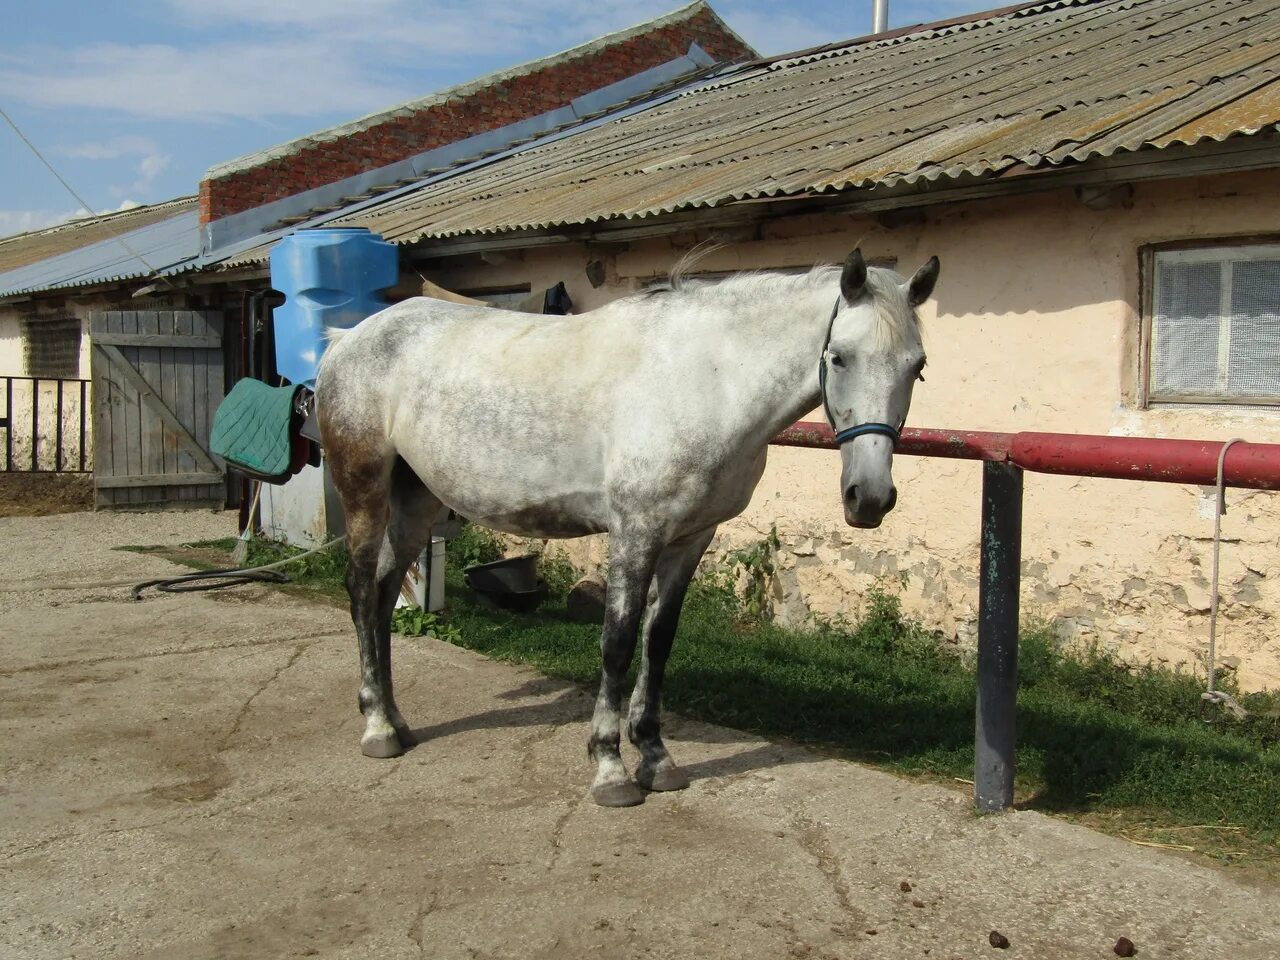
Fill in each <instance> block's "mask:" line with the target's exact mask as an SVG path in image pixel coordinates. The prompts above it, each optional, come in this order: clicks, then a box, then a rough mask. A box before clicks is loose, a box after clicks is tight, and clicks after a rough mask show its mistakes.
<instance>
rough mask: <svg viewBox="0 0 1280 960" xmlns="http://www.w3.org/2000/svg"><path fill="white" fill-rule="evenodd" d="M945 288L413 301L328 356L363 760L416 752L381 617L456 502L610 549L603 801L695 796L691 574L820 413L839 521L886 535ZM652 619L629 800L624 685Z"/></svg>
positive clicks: (514, 526) (326, 384)
mask: <svg viewBox="0 0 1280 960" xmlns="http://www.w3.org/2000/svg"><path fill="white" fill-rule="evenodd" d="M937 276H938V260H937V258H936V257H935V258H932V259H930V260H929V262H928V263H926V264H925V265H924V266H923V267H921V268H920V269H919V270H918V271H917V272H916V273H915V275H914V276H913V277H912V278H911V279H910V280H909V281H904V280H903V279H902V278H901V277H900V276H898V275H897V274H896V273H894V272H893V271H891V270H882V269H878V268H870V269H868V268H867V267H866V265H865V264H864V262H863V259H862V255H861V254H860V253H859V252H858V251H857V250H855V251H854V252H853V253H852V254H850V256H849V258H848V259H847V260H846V262H845V263H844V266H843V267H842V268H841V267H817V268H815V269H814V270H813V271H812V272H810V273H808V274H807V275H779V274H768V273H758V274H744V275H738V276H732V277H728V278H726V279H723V280H718V281H707V282H702V281H690V282H685V283H680V282H678V281H676V282H673V283H672V284H671V285H669V286H667V287H664V288H661V289H656V290H651V291H646V292H643V293H639V294H636V295H634V296H629V297H625V298H622V299H620V300H616V301H614V302H613V303H610V304H609V305H607V306H604V307H601V308H600V309H598V310H593V311H591V312H589V313H585V314H582V315H579V316H568V317H543V316H537V317H532V316H529V315H528V314H522V313H512V312H507V311H504V310H493V309H488V308H483V307H473V306H468V305H463V304H454V303H445V302H442V301H439V300H431V299H424V298H417V299H413V300H408V301H405V302H403V303H398V304H396V305H395V306H392V307H389V308H388V309H386V310H383V311H381V312H379V313H377V314H375V315H374V316H372V317H369V318H368V319H367V320H365V321H364V322H362V323H361V324H359V325H358V326H357V327H355V328H354V329H353V330H352V331H350V332H349V333H345V334H343V335H342V336H341V337H339V338H337V339H336V342H334V343H333V344H332V345H331V346H330V347H329V349H328V351H327V354H326V356H325V357H324V360H323V363H322V366H321V371H320V375H319V379H318V382H317V385H316V402H317V409H318V412H319V418H320V424H321V430H322V435H323V438H324V449H325V455H326V457H327V459H328V462H329V465H330V468H331V470H332V474H333V481H334V484H335V485H336V487H337V489H338V492H339V493H340V494H341V497H342V504H343V507H344V508H345V510H346V517H347V549H348V551H349V553H350V560H349V565H348V569H347V589H348V591H349V592H350V595H351V617H352V620H353V621H354V622H355V628H356V635H357V637H358V639H359V644H360V659H361V664H362V668H363V672H362V683H361V687H360V699H359V702H360V709H361V711H362V712H363V714H364V716H365V718H366V727H365V732H364V736H363V739H362V741H361V748H362V750H363V752H364V753H365V754H366V755H368V756H371V757H391V756H395V755H397V754H399V753H401V752H402V751H403V750H404V748H405V747H406V746H407V745H409V744H410V743H411V742H412V740H411V734H410V732H409V728H408V726H407V725H406V723H405V721H404V719H403V718H402V717H401V715H400V712H399V710H397V709H396V704H395V699H394V696H393V694H392V685H391V633H390V628H391V614H392V610H393V608H394V606H395V600H396V596H397V595H398V593H399V589H400V582H401V580H402V578H403V577H404V574H405V571H406V569H407V567H408V565H409V563H410V562H411V561H412V560H413V559H415V558H416V557H417V556H418V554H419V552H420V551H421V549H422V547H423V546H424V545H425V544H426V542H427V540H428V538H429V536H430V529H431V526H432V524H433V522H434V521H435V520H436V518H437V516H438V515H439V514H440V512H441V511H442V509H444V508H446V507H447V508H452V509H453V510H454V511H455V512H457V513H458V514H460V515H462V516H464V517H467V518H469V519H470V520H472V521H473V522H476V523H479V524H482V525H484V526H486V527H490V528H492V529H494V530H500V531H504V532H506V533H513V534H519V535H522V536H527V537H539V538H546V537H580V536H584V535H586V534H591V533H601V532H608V534H609V567H608V570H609V572H608V593H607V596H608V602H607V605H606V613H605V621H604V631H603V635H602V638H601V651H602V654H603V670H602V672H601V679H600V694H599V698H598V699H597V701H596V708H595V715H594V717H593V719H592V721H591V734H590V738H589V740H588V747H587V749H588V753H589V755H590V756H591V758H593V759H594V760H595V762H596V774H595V779H594V781H593V783H592V785H591V795H592V797H593V798H594V799H595V801H596V802H597V803H599V804H602V805H605V806H630V805H632V804H637V803H640V802H641V801H642V800H643V798H644V794H643V792H642V791H641V789H640V788H644V789H646V790H676V789H680V788H682V787H684V786H687V784H688V780H687V779H686V777H685V776H684V774H683V773H682V772H681V771H680V769H679V768H678V767H677V766H676V764H675V762H674V761H673V760H672V759H671V756H670V755H669V754H668V753H667V750H666V747H665V746H664V745H663V742H662V737H661V735H660V721H659V703H660V693H661V689H662V677H663V670H664V668H665V666H666V662H667V656H668V654H669V652H670V650H671V643H672V640H673V639H674V636H675V631H676V624H677V622H678V620H679V617H680V607H681V604H682V603H683V601H684V595H685V590H686V588H687V587H688V584H689V580H690V578H691V577H692V576H693V573H694V571H695V569H696V567H697V565H698V561H699V559H700V558H701V557H702V554H703V551H705V550H706V548H707V545H708V544H709V543H710V542H711V538H712V535H713V534H714V533H715V530H716V526H717V525H718V524H720V523H722V522H724V521H725V520H728V519H730V518H731V517H734V516H736V515H737V514H739V513H740V512H741V511H742V510H743V509H744V508H745V507H746V506H747V503H748V502H749V501H750V499H751V494H752V491H753V490H754V489H755V487H756V484H757V483H758V482H759V480H760V477H761V474H762V473H763V472H764V466H765V455H766V452H767V450H768V444H769V441H770V439H771V438H772V437H774V436H775V435H776V434H777V433H778V432H779V431H780V430H781V429H782V428H783V427H785V426H787V425H789V424H790V423H792V422H793V421H794V420H795V419H796V418H797V417H799V416H800V415H802V414H804V413H805V412H807V411H809V410H812V409H813V408H814V407H815V406H816V405H817V404H818V403H819V402H822V403H823V405H824V407H825V409H826V410H827V415H828V418H829V419H830V420H831V422H832V426H833V427H835V428H836V430H837V431H838V435H837V440H838V441H840V443H841V459H842V461H843V471H842V473H841V478H840V493H841V498H842V500H843V504H844V515H845V519H846V521H847V522H848V523H849V524H851V525H853V526H856V527H875V526H878V525H879V524H880V521H881V519H882V518H883V517H884V515H885V514H886V513H887V512H888V511H889V510H892V509H893V505H894V502H895V501H896V499H897V491H896V489H895V488H894V485H893V480H892V477H891V475H890V468H891V464H892V457H893V450H894V446H895V444H896V442H897V439H898V432H899V431H900V430H901V428H902V425H903V423H904V421H905V420H906V416H907V410H908V408H909V406H910V404H911V391H912V387H913V386H914V383H915V381H916V380H917V379H923V378H922V377H921V370H922V369H923V368H924V363H925V357H924V350H923V348H922V346H921V340H920V332H919V325H918V319H917V317H916V313H915V308H916V307H917V306H918V305H919V304H921V303H922V302H923V301H924V300H925V299H927V298H928V297H929V295H930V293H931V292H932V290H933V286H934V282H935V280H936V279H937ZM646 607H647V609H646ZM642 620H643V622H644V626H643V647H642V653H641V661H640V669H639V673H638V676H637V680H636V685H635V689H634V691H633V693H632V695H631V703H630V710H629V719H628V724H627V733H628V735H629V736H630V739H631V741H632V743H634V744H635V745H636V747H637V748H638V749H639V751H640V754H641V760H640V763H639V766H638V767H637V769H636V775H635V780H634V781H633V780H632V779H631V778H630V777H629V776H628V775H627V769H626V767H625V766H624V764H623V761H622V758H621V756H620V755H619V743H620V736H619V724H620V720H621V696H622V691H621V685H622V681H623V678H624V675H625V673H626V671H627V668H628V666H629V665H630V663H631V661H632V657H633V654H634V652H635V647H636V640H637V635H638V634H639V633H640V632H641V622H642Z"/></svg>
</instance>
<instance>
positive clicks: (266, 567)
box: [129, 537, 346, 600]
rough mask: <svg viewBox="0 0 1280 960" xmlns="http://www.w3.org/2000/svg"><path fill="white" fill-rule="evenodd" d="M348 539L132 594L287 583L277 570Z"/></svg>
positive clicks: (150, 583)
mask: <svg viewBox="0 0 1280 960" xmlns="http://www.w3.org/2000/svg"><path fill="white" fill-rule="evenodd" d="M345 539H346V537H335V538H334V539H332V540H329V541H327V542H325V543H322V544H320V546H318V547H312V548H311V549H310V550H308V551H306V552H305V553H300V554H298V555H297V556H295V557H286V558H285V559H283V560H277V561H275V562H274V563H267V564H263V565H262V566H260V567H231V568H228V569H226V570H202V571H200V572H199V573H185V574H183V575H182V576H180V577H162V578H160V579H158V580H147V581H145V582H143V583H139V584H137V585H135V586H134V588H133V589H132V590H131V591H129V595H130V596H131V597H133V599H134V600H141V599H142V594H143V591H145V590H148V589H150V588H151V587H155V588H156V589H157V590H160V591H163V592H164V593H195V592H197V591H200V590H221V589H223V588H224V587H239V586H243V585H244V584H246V583H288V582H289V575H288V574H286V573H281V572H279V570H278V569H277V568H278V567H283V566H285V565H286V564H290V563H293V562H294V561H296V560H302V559H303V558H305V557H309V556H311V555H312V554H316V553H319V552H320V551H321V550H327V549H329V548H330V547H332V546H333V545H334V544H336V543H341V542H342V541H343V540H345Z"/></svg>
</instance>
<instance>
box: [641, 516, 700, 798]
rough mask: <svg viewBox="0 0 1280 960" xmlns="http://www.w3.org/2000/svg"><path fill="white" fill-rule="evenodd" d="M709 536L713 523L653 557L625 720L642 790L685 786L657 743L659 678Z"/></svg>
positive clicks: (686, 782)
mask: <svg viewBox="0 0 1280 960" xmlns="http://www.w3.org/2000/svg"><path fill="white" fill-rule="evenodd" d="M714 535H715V527H712V528H710V529H708V530H703V531H701V532H699V533H697V534H695V535H694V536H692V537H689V538H686V539H684V540H680V541H676V542H675V543H672V544H671V545H670V546H668V547H667V548H666V549H665V550H664V551H663V552H662V555H661V556H660V557H659V558H658V566H657V570H656V572H655V574H654V578H653V585H652V586H651V587H650V589H649V609H648V615H647V616H646V618H645V624H644V646H643V647H642V652H641V656H640V669H639V672H638V673H637V675H636V685H635V689H634V690H633V691H632V693H631V708H630V711H629V717H628V721H627V735H628V737H629V738H630V740H631V742H632V743H633V744H634V745H635V747H636V749H638V750H639V751H640V765H639V766H638V767H636V783H638V784H639V785H640V786H641V787H643V788H644V789H646V790H682V789H684V788H685V787H687V786H688V785H689V778H688V777H686V776H685V774H684V771H682V770H681V769H680V768H679V767H678V766H677V765H676V762H675V761H674V760H672V759H671V754H670V753H668V752H667V748H666V745H665V744H664V743H663V742H662V726H661V724H662V719H661V709H662V680H663V675H664V673H665V670H666V666H667V658H668V656H669V655H670V653H671V645H672V643H673V642H674V641H675V635H676V627H677V626H678V625H679V622H680V609H681V607H682V606H683V604H684V596H685V593H686V591H687V590H688V589H689V581H690V580H692V579H693V574H694V572H695V571H696V570H697V569H698V562H699V561H700V560H701V559H702V554H703V553H704V552H705V551H706V549H707V545H708V544H709V543H710V542H711V538H712V536H714Z"/></svg>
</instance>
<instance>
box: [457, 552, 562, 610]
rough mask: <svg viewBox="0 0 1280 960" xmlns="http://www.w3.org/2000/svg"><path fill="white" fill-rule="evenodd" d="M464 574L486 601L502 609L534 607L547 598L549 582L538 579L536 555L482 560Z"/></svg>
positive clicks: (477, 593) (470, 585)
mask: <svg viewBox="0 0 1280 960" xmlns="http://www.w3.org/2000/svg"><path fill="white" fill-rule="evenodd" d="M462 575H463V576H464V577H466V580H467V586H469V587H470V588H471V589H472V591H474V592H475V595H476V596H477V597H479V598H480V600H481V601H482V602H483V603H486V604H488V605H491V606H494V607H497V608H499V609H501V610H515V611H526V610H532V609H534V608H535V607H537V606H538V604H540V603H541V602H542V601H543V600H545V599H546V597H547V585H546V584H545V583H544V582H543V581H542V580H540V579H538V557H537V554H529V555H527V556H523V557H511V558H509V559H506V560H495V561H493V562H492V563H480V564H477V565H476V566H474V567H467V568H466V569H465V570H463V571H462Z"/></svg>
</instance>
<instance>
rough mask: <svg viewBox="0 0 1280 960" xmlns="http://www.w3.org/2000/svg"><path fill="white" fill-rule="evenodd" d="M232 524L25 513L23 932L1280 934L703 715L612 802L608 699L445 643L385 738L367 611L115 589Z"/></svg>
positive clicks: (1209, 882) (1142, 937)
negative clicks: (621, 800) (682, 772)
mask: <svg viewBox="0 0 1280 960" xmlns="http://www.w3.org/2000/svg"><path fill="white" fill-rule="evenodd" d="M231 525H232V520H231V519H230V518H228V517H226V516H219V515H212V514H185V515H184V514H158V515H118V516H113V515H109V514H99V515H94V514H73V515H66V516H57V517H43V518H12V519H4V520H0V540H2V541H3V543H4V544H5V563H4V567H3V574H2V581H0V743H3V747H2V748H0V777H2V779H0V823H3V831H2V834H0V858H2V860H0V863H2V865H0V957H4V958H12V960H18V958H24V960H25V958H44V957H49V958H55V957H56V958H66V957H86V958H87V957H94V958H99V957H129V958H162V957H164V958H175V960H177V958H182V960H199V958H237V957H272V958H274V957H311V956H315V957H353V958H355V957H358V958H361V960H367V958H370V957H378V958H386V960H392V958H398V957H431V958H441V960H444V958H454V957H458V958H508V957H509V958H519V960H528V958H575V957H586V956H602V957H636V958H640V957H646V958H659V957H673V958H675V957H679V958H686V957H690V958H692V957H710V958H720V957H724V958H771V960H773V958H786V957H814V958H836V957H839V958H844V957H877V958H880V957H884V958H896V957H928V958H945V960H950V958H954V957H964V958H973V957H981V956H1004V957H1025V958H1031V957H1035V958H1075V957H1081V958H1084V957H1095V958H1105V957H1110V956H1114V954H1113V953H1112V946H1113V944H1114V943H1115V941H1116V939H1117V937H1120V936H1126V937H1128V938H1129V939H1131V940H1132V941H1133V942H1134V943H1135V944H1136V945H1137V949H1138V954H1137V955H1138V956H1139V957H1140V958H1152V960H1154V958H1158V957H1187V958H1211V957H1230V958H1232V960H1246V958H1274V957H1276V956H1280V911H1278V910H1277V909H1276V906H1277V904H1278V903H1280V899H1278V898H1277V890H1276V889H1274V888H1267V887H1263V886H1259V885H1257V884H1251V883H1246V882H1243V881H1242V880H1241V879H1240V877H1239V876H1238V875H1236V876H1233V875H1231V874H1230V873H1223V872H1218V871H1216V870H1214V869H1210V868H1207V867H1204V866H1199V865H1196V864H1191V863H1188V862H1186V861H1184V860H1180V859H1176V858H1174V857H1172V856H1170V855H1167V854H1165V853H1162V852H1160V851H1157V850H1151V849H1147V848H1142V847H1138V846H1134V845H1131V844H1129V843H1126V842H1125V841H1123V840H1120V839H1115V838H1111V837H1107V836H1103V835H1100V834H1096V833H1092V832H1090V831H1088V830H1086V829H1083V828H1079V827H1074V826H1071V825H1068V824H1066V823H1062V822H1059V821H1055V820H1052V819H1049V818H1047V817H1044V816H1041V815H1038V814H1035V813H1013V814H1008V815H1003V816H989V817H976V816H974V815H973V814H972V813H971V812H970V806H969V802H968V800H967V798H966V797H965V796H964V795H963V794H962V793H958V792H952V791H949V790H946V789H943V788H939V787H935V786H930V785H925V784H919V783H909V782H906V781H903V780H899V779H896V778H894V777H892V776H888V775H886V774H883V773H879V772H876V771H873V770H868V769H865V768H862V767H859V766H856V765H854V764H850V763H845V762H840V761H834V760H827V759H822V758H820V757H818V756H816V755H814V754H812V753H809V752H807V751H805V750H803V749H798V748H795V747H791V746H783V745H777V744H773V743H769V742H767V741H764V740H760V739H757V738H755V737H751V736H747V735H745V734H741V733H738V732H736V731H733V730H727V729H723V728H719V727H713V726H708V725H706V724H701V723H692V722H688V721H683V720H680V719H678V718H673V720H672V722H671V723H670V724H669V727H668V729H669V731H670V737H669V743H670V744H671V746H672V750H673V752H674V753H675V755H676V757H677V758H678V759H680V760H681V762H682V763H683V764H684V765H685V769H686V770H687V771H688V772H689V774H690V775H691V776H692V778H693V785H692V786H691V787H690V789H688V790H687V791H685V792H683V793H678V794H658V795H652V796H650V798H649V799H648V801H647V802H646V803H645V804H644V805H643V806H641V807H637V808H633V809H627V810H616V809H615V810H606V809H602V808H599V807H596V806H594V805H593V804H591V803H590V802H589V801H587V800H586V797H585V787H586V783H587V781H588V778H589V775H590V770H589V768H588V765H587V761H586V757H585V753H584V743H585V738H586V733H587V730H586V721H587V718H588V716H589V713H590V709H591V697H590V696H588V695H585V694H584V693H582V692H580V691H578V690H576V689H574V688H571V687H568V686H565V685H564V684H561V683H557V682H552V681H549V680H546V679H544V678H542V677H540V676H539V675H537V674H536V673H534V672H532V671H530V670H527V669H524V668H522V667H517V666H511V665H508V664H504V663H496V662H493V661H489V660H486V659H484V658H483V657H480V656H477V655H475V654H472V653H469V652H467V651H464V650H461V649H458V648H454V647H450V646H447V645H445V644H442V643H438V642H434V641H423V640H406V641H401V642H399V643H398V645H397V653H396V656H397V663H396V669H397V674H398V677H399V699H400V705H401V707H402V708H403V709H404V711H405V714H406V716H407V718H408V719H409V721H410V722H411V723H413V724H416V725H417V735H418V737H419V739H420V740H421V743H420V745H419V746H417V747H416V748H415V749H414V750H412V751H411V752H409V753H408V754H406V755H405V756H403V757H402V758H399V759H396V760H389V761H377V760H370V759H366V758H365V757H362V756H361V755H360V753H359V749H358V742H359V735H360V730H361V718H360V717H359V716H358V714H357V713H356V709H355V699H356V683H357V676H358V671H357V663H356V651H355V642H354V639H353V636H352V634H351V633H350V630H349V626H348V622H347V620H346V616H345V614H344V613H343V612H342V611H340V610H336V609H333V608H331V607H327V606H322V605H318V604H313V603H307V602H302V601H299V600H295V599H292V598H289V597H284V596H281V595H278V594H274V593H269V592H267V591H266V590H265V589H263V588H254V589H240V590H233V591H226V592H223V593H221V594H196V595H188V596H159V597H155V598H154V599H148V600H146V601H143V602H138V603H135V602H132V601H130V600H129V599H128V597H127V593H126V592H125V591H124V590H121V589H115V588H110V587H103V586H96V585H95V584H101V583H103V582H111V581H122V580H124V581H134V580H139V579H144V578H147V577H150V576H155V575H158V574H163V573H165V572H167V571H170V570H174V569H175V568H173V567H171V566H170V565H168V564H167V563H165V562H163V561H160V560H157V559H155V558H151V557H146V556H139V555H136V554H129V553H120V552H117V551H114V550H112V549H111V547H112V546H113V545H116V544H126V543H177V542H181V541H182V540H184V539H199V538H204V537H211V536H219V535H224V536H225V535H227V534H228V533H229V532H230V528H231ZM992 930H998V931H1000V932H1001V933H1003V934H1004V935H1005V936H1006V937H1007V938H1008V939H1009V941H1010V943H1011V946H1010V947H1009V948H1008V949H1007V950H1004V951H1000V950H996V949H995V948H993V947H992V946H991V945H990V943H989V942H988V935H989V933H990V932H991V931H992Z"/></svg>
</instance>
